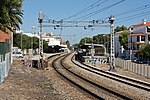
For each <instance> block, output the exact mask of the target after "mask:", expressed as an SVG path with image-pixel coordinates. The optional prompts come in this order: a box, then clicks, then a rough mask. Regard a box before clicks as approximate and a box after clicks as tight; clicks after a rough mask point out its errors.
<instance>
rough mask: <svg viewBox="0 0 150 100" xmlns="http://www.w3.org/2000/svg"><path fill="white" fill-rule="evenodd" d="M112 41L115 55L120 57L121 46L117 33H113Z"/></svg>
mask: <svg viewBox="0 0 150 100" xmlns="http://www.w3.org/2000/svg"><path fill="white" fill-rule="evenodd" d="M114 43H115V56H116V57H121V56H122V53H123V51H122V47H121V46H120V42H119V34H115V37H114Z"/></svg>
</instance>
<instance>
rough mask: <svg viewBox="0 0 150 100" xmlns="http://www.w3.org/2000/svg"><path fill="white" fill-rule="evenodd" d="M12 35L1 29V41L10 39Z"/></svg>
mask: <svg viewBox="0 0 150 100" xmlns="http://www.w3.org/2000/svg"><path fill="white" fill-rule="evenodd" d="M10 38H11V35H10V34H7V33H5V32H3V31H1V30H0V42H6V39H10Z"/></svg>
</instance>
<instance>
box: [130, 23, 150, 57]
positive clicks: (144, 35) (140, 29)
mask: <svg viewBox="0 0 150 100" xmlns="http://www.w3.org/2000/svg"><path fill="white" fill-rule="evenodd" d="M132 26H133V32H132V33H131V34H130V35H129V38H128V39H129V40H128V41H129V44H128V46H129V47H130V53H131V54H130V55H131V58H133V57H134V56H135V54H136V53H137V52H138V51H139V49H140V47H141V45H142V44H150V22H146V21H145V20H144V21H143V22H142V23H139V24H134V25H132Z"/></svg>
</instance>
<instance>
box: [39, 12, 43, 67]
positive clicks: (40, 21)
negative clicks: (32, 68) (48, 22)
mask: <svg viewBox="0 0 150 100" xmlns="http://www.w3.org/2000/svg"><path fill="white" fill-rule="evenodd" d="M43 16H44V13H43V12H40V13H39V19H38V20H39V24H40V32H39V35H40V38H39V55H40V61H39V67H42V65H43V39H42V23H43Z"/></svg>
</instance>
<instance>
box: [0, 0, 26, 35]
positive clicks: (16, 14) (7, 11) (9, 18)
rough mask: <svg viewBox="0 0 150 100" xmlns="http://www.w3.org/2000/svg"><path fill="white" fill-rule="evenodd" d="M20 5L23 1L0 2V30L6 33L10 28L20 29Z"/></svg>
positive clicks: (2, 0)
mask: <svg viewBox="0 0 150 100" xmlns="http://www.w3.org/2000/svg"><path fill="white" fill-rule="evenodd" d="M22 3H23V0H0V29H1V30H3V31H5V32H6V29H9V30H11V31H13V30H12V27H13V28H17V29H20V27H19V24H22V19H21V18H22V17H23V13H22Z"/></svg>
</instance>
